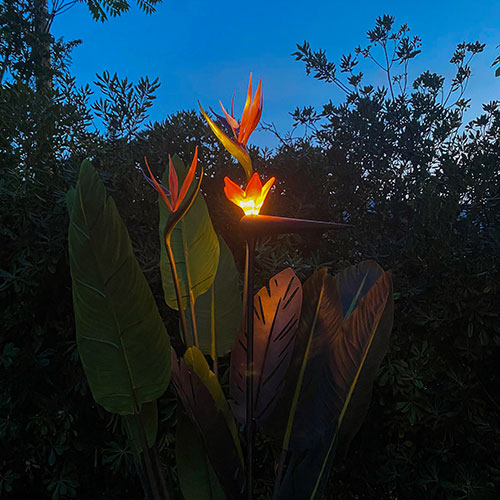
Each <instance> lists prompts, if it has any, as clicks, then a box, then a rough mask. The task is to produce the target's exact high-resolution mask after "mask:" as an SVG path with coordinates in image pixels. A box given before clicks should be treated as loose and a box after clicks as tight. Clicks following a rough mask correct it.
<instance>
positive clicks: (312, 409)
mask: <svg viewBox="0 0 500 500" xmlns="http://www.w3.org/2000/svg"><path fill="white" fill-rule="evenodd" d="M341 326H342V310H341V304H340V299H339V294H338V290H337V286H336V282H335V280H334V278H333V277H332V276H330V275H329V274H327V272H326V269H323V270H320V271H317V272H316V273H315V274H313V275H312V276H311V277H310V278H309V279H308V280H307V281H306V282H305V283H304V300H303V305H302V315H301V318H300V323H299V329H298V332H297V338H296V342H295V349H294V352H293V365H292V370H291V377H290V379H291V380H293V384H292V390H291V391H290V392H289V394H290V398H291V403H290V406H289V408H290V412H289V418H288V423H287V427H286V433H285V438H284V441H285V449H292V450H295V451H302V450H305V449H310V448H312V447H313V446H314V445H315V444H317V443H318V442H321V441H322V440H323V439H324V435H325V432H326V431H327V429H328V428H329V426H330V425H331V423H332V420H331V405H332V401H331V399H332V394H331V392H330V391H331V386H330V384H329V383H328V382H329V369H330V358H331V356H332V354H331V351H330V341H331V338H332V337H333V336H334V335H335V334H337V333H338V332H339V330H340V328H341Z"/></svg>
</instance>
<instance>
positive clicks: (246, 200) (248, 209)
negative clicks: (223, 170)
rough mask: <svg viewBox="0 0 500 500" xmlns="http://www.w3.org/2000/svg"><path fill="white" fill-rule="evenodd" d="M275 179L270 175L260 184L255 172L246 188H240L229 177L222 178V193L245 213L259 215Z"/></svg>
mask: <svg viewBox="0 0 500 500" xmlns="http://www.w3.org/2000/svg"><path fill="white" fill-rule="evenodd" d="M275 180H276V179H275V178H274V177H271V178H270V179H269V180H268V181H267V182H266V183H265V184H264V186H262V182H261V180H260V177H259V174H258V173H257V172H255V173H254V174H253V176H252V178H251V179H250V181H249V182H248V184H247V187H246V189H244V190H243V189H241V187H240V186H238V184H236V183H235V182H233V181H232V180H231V179H230V178H229V177H225V178H224V184H225V186H224V193H225V194H226V196H227V199H228V200H229V201H231V202H233V203H234V204H235V205H237V206H238V207H240V208H241V209H242V210H243V212H244V213H245V215H259V212H260V209H261V208H262V205H263V204H264V201H265V199H266V197H267V195H268V193H269V190H270V189H271V187H272V186H273V184H274V181H275Z"/></svg>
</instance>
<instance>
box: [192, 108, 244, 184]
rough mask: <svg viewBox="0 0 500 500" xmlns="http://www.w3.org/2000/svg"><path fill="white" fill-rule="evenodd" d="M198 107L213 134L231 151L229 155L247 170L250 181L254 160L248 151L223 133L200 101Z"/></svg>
mask: <svg viewBox="0 0 500 500" xmlns="http://www.w3.org/2000/svg"><path fill="white" fill-rule="evenodd" d="M198 105H199V106H200V110H201V114H202V115H203V117H204V118H205V120H206V121H207V123H208V125H209V126H210V128H211V129H212V132H213V133H214V134H215V136H216V137H217V139H219V141H220V142H221V143H222V145H223V146H224V147H225V148H226V149H227V151H229V153H230V154H231V155H233V156H234V157H235V158H236V159H237V160H238V161H239V162H240V164H241V166H242V167H243V169H244V170H245V174H246V176H247V179H250V177H251V175H252V160H250V155H249V154H248V151H247V149H246V148H245V147H244V146H241V145H240V144H238V143H237V142H235V141H233V140H232V139H230V138H229V137H228V136H227V135H226V134H225V133H224V132H222V130H221V129H220V128H219V127H217V125H216V124H215V123H214V122H213V121H212V119H211V118H210V117H209V116H208V115H207V114H206V113H205V110H204V109H203V108H202V106H201V104H200V102H199V101H198Z"/></svg>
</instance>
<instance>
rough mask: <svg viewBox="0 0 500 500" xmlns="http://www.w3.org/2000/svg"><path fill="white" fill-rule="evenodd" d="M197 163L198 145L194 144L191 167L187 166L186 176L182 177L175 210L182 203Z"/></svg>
mask: <svg viewBox="0 0 500 500" xmlns="http://www.w3.org/2000/svg"><path fill="white" fill-rule="evenodd" d="M197 163H198V146H196V149H195V150H194V157H193V161H192V162H191V167H190V168H189V171H188V173H187V175H186V178H185V179H184V182H183V183H182V187H181V192H180V193H179V199H178V200H177V203H176V205H175V210H177V209H178V208H179V205H180V204H181V203H182V200H183V199H184V197H185V196H186V193H187V192H188V189H189V186H190V185H191V183H192V182H193V178H194V173H195V172H196V164H197ZM175 210H174V211H175Z"/></svg>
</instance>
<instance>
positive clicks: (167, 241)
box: [165, 233, 189, 347]
mask: <svg viewBox="0 0 500 500" xmlns="http://www.w3.org/2000/svg"><path fill="white" fill-rule="evenodd" d="M170 236H171V233H167V234H166V235H165V247H166V249H167V256H168V260H169V262H170V270H171V271H172V279H173V280H174V288H175V296H176V298H177V305H178V306H179V316H180V318H181V328H182V336H183V339H184V345H185V346H186V347H188V345H189V344H188V338H187V327H186V315H185V314H184V308H183V307H182V295H181V286H180V284H179V275H178V274H177V267H176V265H175V260H174V253H173V252H172V245H171V244H170Z"/></svg>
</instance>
